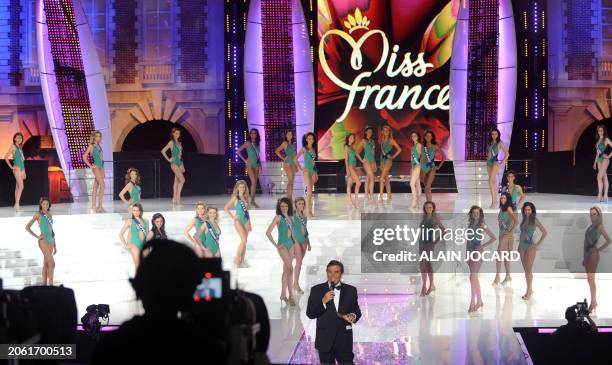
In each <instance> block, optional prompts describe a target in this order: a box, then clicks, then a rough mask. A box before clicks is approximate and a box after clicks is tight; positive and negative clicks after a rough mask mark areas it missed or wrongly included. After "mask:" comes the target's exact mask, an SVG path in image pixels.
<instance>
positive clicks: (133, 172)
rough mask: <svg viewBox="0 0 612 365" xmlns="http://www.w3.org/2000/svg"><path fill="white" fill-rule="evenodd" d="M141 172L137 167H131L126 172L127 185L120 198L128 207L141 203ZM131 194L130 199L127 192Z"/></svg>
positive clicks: (120, 193)
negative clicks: (126, 195)
mask: <svg viewBox="0 0 612 365" xmlns="http://www.w3.org/2000/svg"><path fill="white" fill-rule="evenodd" d="M140 191H141V188H140V172H139V171H138V169H137V168H135V167H130V168H129V169H128V170H127V173H126V174H125V186H124V187H123V189H122V190H121V191H120V192H119V199H121V201H122V202H124V203H125V204H126V205H127V206H128V207H131V206H132V205H133V204H136V203H140ZM127 193H129V194H130V199H129V200H128V199H127V198H126V197H125V194H127Z"/></svg>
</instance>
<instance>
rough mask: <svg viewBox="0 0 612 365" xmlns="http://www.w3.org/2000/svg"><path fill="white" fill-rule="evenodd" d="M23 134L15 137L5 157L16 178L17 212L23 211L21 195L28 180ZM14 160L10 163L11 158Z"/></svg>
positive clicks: (19, 133)
mask: <svg viewBox="0 0 612 365" xmlns="http://www.w3.org/2000/svg"><path fill="white" fill-rule="evenodd" d="M22 147H23V134H21V132H17V133H15V134H14V135H13V144H12V145H11V147H9V149H8V151H6V154H5V155H4V161H5V162H6V164H7V165H8V167H9V169H11V171H13V176H15V206H14V208H15V211H16V212H19V211H21V207H20V205H19V202H20V201H21V193H23V180H25V179H26V172H25V162H24V161H25V156H24V155H23V149H22ZM11 157H12V158H13V164H12V165H11V163H10V162H9V158H11Z"/></svg>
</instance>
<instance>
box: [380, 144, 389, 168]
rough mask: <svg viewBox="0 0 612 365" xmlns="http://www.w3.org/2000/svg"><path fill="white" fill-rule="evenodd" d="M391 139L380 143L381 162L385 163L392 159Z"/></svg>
mask: <svg viewBox="0 0 612 365" xmlns="http://www.w3.org/2000/svg"><path fill="white" fill-rule="evenodd" d="M391 149H392V146H391V140H386V141H384V142H382V143H381V144H380V152H381V153H380V164H381V165H384V164H385V162H387V161H389V160H391Z"/></svg>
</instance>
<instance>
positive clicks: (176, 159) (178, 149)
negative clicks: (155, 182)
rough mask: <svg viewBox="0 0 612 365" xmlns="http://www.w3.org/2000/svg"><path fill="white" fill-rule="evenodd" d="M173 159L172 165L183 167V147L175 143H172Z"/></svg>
mask: <svg viewBox="0 0 612 365" xmlns="http://www.w3.org/2000/svg"><path fill="white" fill-rule="evenodd" d="M172 158H173V160H172V164H174V165H176V166H179V167H180V166H183V147H182V146H179V144H178V143H176V142H174V141H172Z"/></svg>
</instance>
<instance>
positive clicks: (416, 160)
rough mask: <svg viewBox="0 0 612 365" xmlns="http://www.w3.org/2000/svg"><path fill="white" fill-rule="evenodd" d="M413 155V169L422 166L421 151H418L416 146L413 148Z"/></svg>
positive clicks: (411, 161)
mask: <svg viewBox="0 0 612 365" xmlns="http://www.w3.org/2000/svg"><path fill="white" fill-rule="evenodd" d="M411 154H412V159H411V160H410V164H411V165H412V168H415V167H417V166H420V165H421V157H420V156H419V151H418V150H417V147H416V146H412V150H411Z"/></svg>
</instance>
